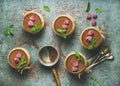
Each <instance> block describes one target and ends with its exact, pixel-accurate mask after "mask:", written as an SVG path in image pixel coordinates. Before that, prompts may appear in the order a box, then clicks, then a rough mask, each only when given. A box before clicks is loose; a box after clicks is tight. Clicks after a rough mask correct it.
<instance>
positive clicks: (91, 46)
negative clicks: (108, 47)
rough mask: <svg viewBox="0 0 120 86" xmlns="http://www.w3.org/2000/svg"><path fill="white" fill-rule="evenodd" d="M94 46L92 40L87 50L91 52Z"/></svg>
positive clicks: (94, 42)
mask: <svg viewBox="0 0 120 86" xmlns="http://www.w3.org/2000/svg"><path fill="white" fill-rule="evenodd" d="M95 44H96V39H95V38H94V39H93V40H92V41H91V43H90V45H89V46H88V49H89V50H92V49H93V48H94V46H95Z"/></svg>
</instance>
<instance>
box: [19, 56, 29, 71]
mask: <svg viewBox="0 0 120 86" xmlns="http://www.w3.org/2000/svg"><path fill="white" fill-rule="evenodd" d="M26 63H27V61H26V60H25V57H24V56H22V57H21V59H20V63H19V64H18V69H19V70H20V69H22V68H23V67H24V65H25V64H26Z"/></svg>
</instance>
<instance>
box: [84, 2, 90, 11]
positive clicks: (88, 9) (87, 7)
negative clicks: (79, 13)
mask: <svg viewBox="0 0 120 86" xmlns="http://www.w3.org/2000/svg"><path fill="white" fill-rule="evenodd" d="M89 11H90V2H88V4H87V6H86V9H85V12H89Z"/></svg>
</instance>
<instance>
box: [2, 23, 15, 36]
mask: <svg viewBox="0 0 120 86" xmlns="http://www.w3.org/2000/svg"><path fill="white" fill-rule="evenodd" d="M13 27H14V25H13V24H11V25H9V26H8V27H7V28H5V29H4V33H5V34H6V35H13Z"/></svg>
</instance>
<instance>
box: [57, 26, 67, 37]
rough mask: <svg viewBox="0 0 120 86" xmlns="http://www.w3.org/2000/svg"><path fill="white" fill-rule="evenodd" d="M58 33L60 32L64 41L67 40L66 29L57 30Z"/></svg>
mask: <svg viewBox="0 0 120 86" xmlns="http://www.w3.org/2000/svg"><path fill="white" fill-rule="evenodd" d="M57 32H59V33H60V34H61V36H62V37H63V38H64V39H66V38H67V34H66V29H60V28H59V29H57Z"/></svg>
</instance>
